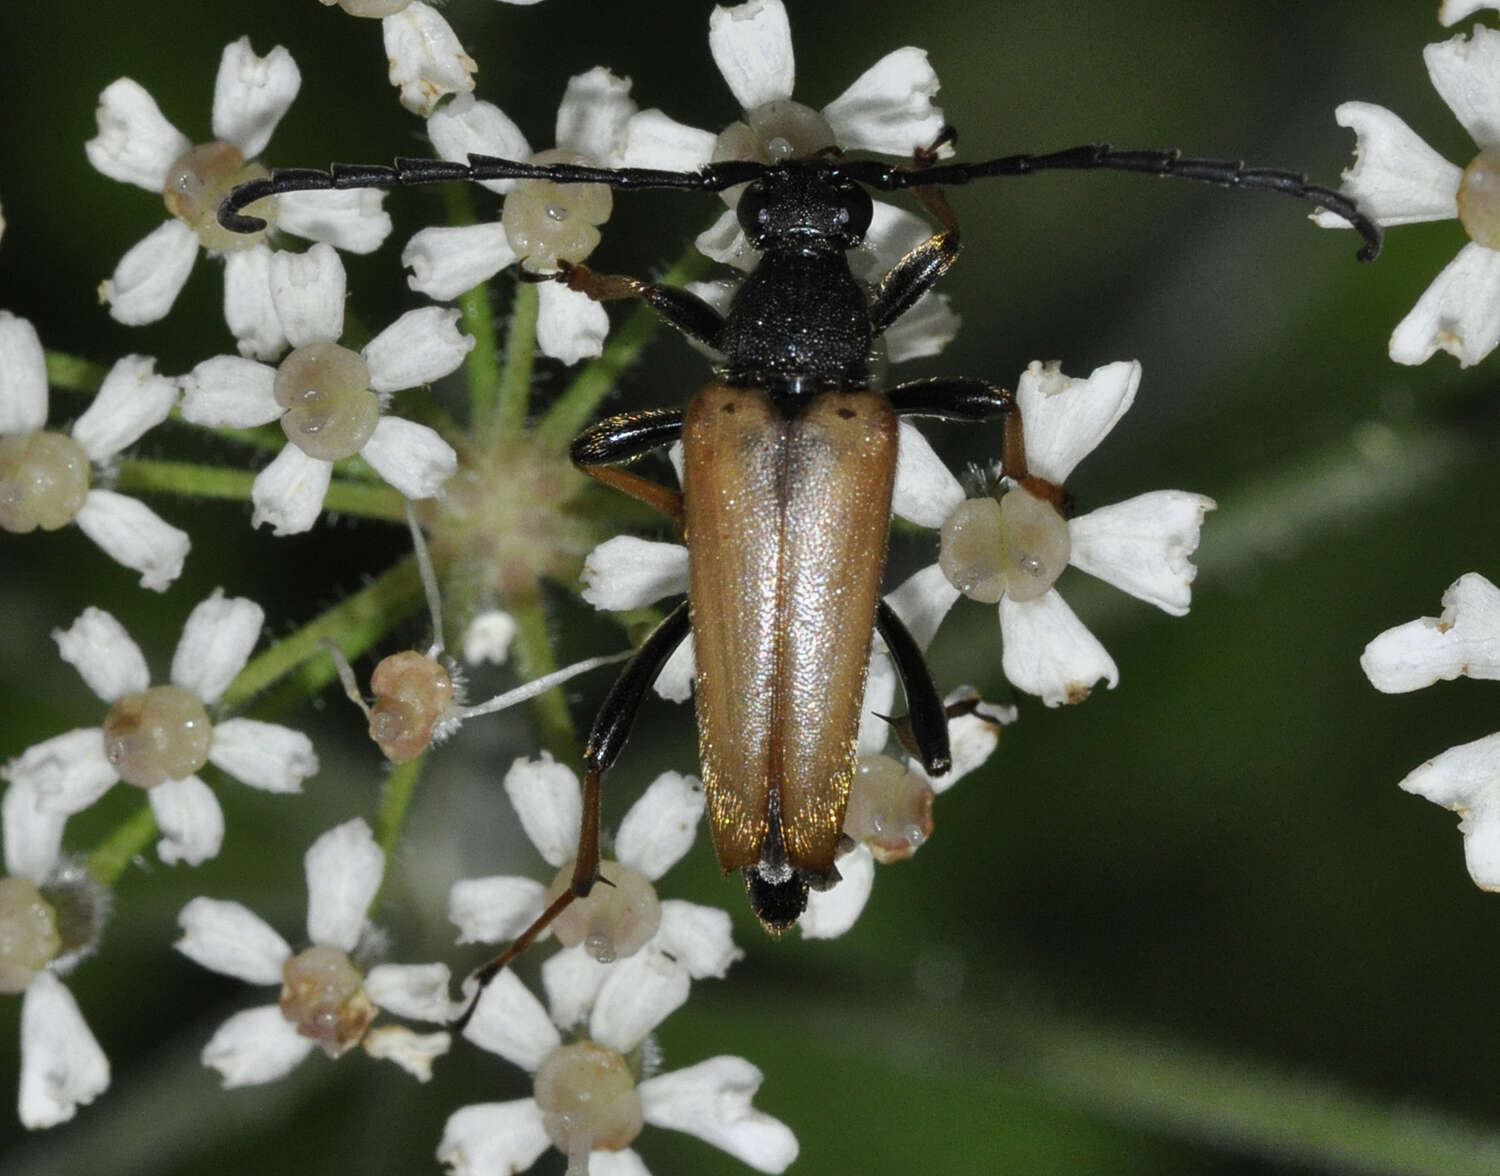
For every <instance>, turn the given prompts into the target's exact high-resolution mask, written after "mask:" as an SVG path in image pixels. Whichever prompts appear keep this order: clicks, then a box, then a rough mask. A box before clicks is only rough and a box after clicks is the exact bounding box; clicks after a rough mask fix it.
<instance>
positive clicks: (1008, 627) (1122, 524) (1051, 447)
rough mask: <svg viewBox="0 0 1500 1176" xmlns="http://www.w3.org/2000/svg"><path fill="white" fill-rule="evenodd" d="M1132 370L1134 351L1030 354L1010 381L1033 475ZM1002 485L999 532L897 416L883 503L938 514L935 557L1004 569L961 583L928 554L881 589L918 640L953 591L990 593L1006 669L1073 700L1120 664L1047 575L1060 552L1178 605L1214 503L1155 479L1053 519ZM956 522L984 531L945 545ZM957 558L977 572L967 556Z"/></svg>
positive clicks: (1054, 479)
mask: <svg viewBox="0 0 1500 1176" xmlns="http://www.w3.org/2000/svg"><path fill="white" fill-rule="evenodd" d="M1140 378H1141V369H1140V365H1139V364H1137V363H1134V362H1131V363H1125V362H1120V363H1113V364H1108V365H1106V366H1104V367H1101V368H1097V369H1096V370H1095V371H1094V372H1093V374H1091V375H1090V376H1089V377H1088V379H1086V380H1079V379H1072V378H1069V377H1067V376H1064V375H1063V374H1062V373H1061V372H1060V371H1059V370H1058V368H1057V366H1056V365H1055V364H1054V365H1048V366H1043V365H1042V364H1040V363H1033V364H1032V365H1031V366H1030V367H1029V368H1028V369H1027V370H1026V372H1025V373H1024V374H1023V375H1022V377H1021V379H1020V382H1019V384H1018V386H1017V389H1016V403H1017V406H1018V407H1019V409H1020V413H1021V421H1022V434H1023V437H1024V441H1025V449H1026V455H1027V464H1028V470H1029V473H1030V475H1031V477H1032V478H1033V479H1043V480H1045V481H1046V482H1048V483H1051V484H1052V486H1053V487H1054V488H1055V489H1057V490H1060V489H1061V488H1062V486H1063V483H1064V481H1065V480H1066V478H1067V476H1068V475H1069V474H1070V473H1071V472H1072V470H1073V468H1074V466H1076V465H1077V464H1078V462H1079V460H1080V459H1082V458H1083V456H1084V455H1085V454H1087V453H1088V452H1090V451H1091V450H1092V449H1093V448H1094V447H1095V446H1096V445H1098V444H1099V442H1100V441H1102V440H1103V439H1104V438H1105V436H1107V435H1108V433H1109V431H1110V430H1111V429H1113V428H1114V426H1115V424H1116V423H1117V422H1118V421H1119V420H1120V418H1121V417H1122V416H1124V414H1125V412H1126V410H1127V409H1129V408H1130V405H1131V402H1132V401H1133V400H1134V399H1135V391H1136V387H1137V386H1138V385H1139V383H1140ZM1014 495H1020V497H1017V498H1015V499H1014V502H1013V503H1012V504H1011V505H1012V507H1013V508H1015V509H1016V512H1017V513H1018V514H1020V515H1022V516H1024V517H1021V518H1015V517H1010V518H1007V519H1005V520H1004V521H1003V522H1000V523H999V524H998V528H999V529H998V533H997V532H996V531H993V530H992V531H990V532H989V533H988V534H986V533H985V526H988V525H990V524H988V521H987V520H988V516H990V515H994V514H995V513H996V512H995V504H994V500H993V499H992V498H989V497H984V498H979V499H970V500H967V501H966V500H965V498H964V491H963V488H962V487H961V486H960V485H959V483H958V480H957V479H956V478H954V477H953V475H952V474H950V473H949V472H948V471H947V470H946V469H945V468H944V467H943V464H942V462H941V461H939V460H938V459H937V457H936V456H935V455H934V454H933V453H932V450H931V448H930V446H928V445H927V443H926V441H925V440H923V438H922V436H921V434H920V433H918V432H917V431H916V429H914V428H912V427H911V426H910V425H909V424H907V423H905V422H903V423H902V426H901V449H900V461H899V465H898V469H897V474H896V491H895V501H894V510H895V513H897V514H899V515H901V516H902V517H903V518H906V519H909V520H911V521H912V522H915V523H919V524H921V525H923V526H929V527H941V528H943V531H944V560H945V561H950V563H960V564H962V563H965V562H966V561H967V558H968V557H969V556H970V555H974V556H975V557H976V558H979V559H982V560H984V561H995V560H1000V559H1008V560H1011V561H1013V563H1012V566H1011V567H1010V570H1009V572H1008V573H1007V574H1008V575H1009V576H1011V577H1012V578H1010V579H1008V580H1007V579H1005V578H1004V577H1002V576H1000V575H998V574H996V573H994V572H990V574H989V578H988V580H987V581H986V582H985V583H975V584H973V585H970V584H968V583H966V584H965V587H964V590H963V591H961V590H960V588H959V587H957V586H955V583H954V582H953V580H952V579H951V578H950V576H951V575H952V574H953V568H952V567H951V566H950V568H948V569H946V570H945V568H944V566H943V563H942V562H940V563H939V564H934V565H933V566H931V567H928V568H924V569H923V570H921V571H919V572H917V573H916V574H915V575H914V576H912V577H911V578H910V579H909V580H907V581H906V583H904V584H902V585H901V586H900V587H899V588H897V589H896V590H895V591H894V592H892V593H891V594H890V596H889V597H888V599H889V601H890V603H891V605H892V606H893V607H894V608H895V610H896V612H897V613H898V614H900V616H901V617H902V619H903V620H905V622H906V624H907V626H908V627H909V628H910V629H911V631H912V635H913V636H914V637H915V638H916V639H917V642H918V644H920V645H922V646H924V647H925V646H926V645H927V643H928V642H929V641H931V640H932V637H933V634H934V633H936V632H937V628H938V624H939V623H940V622H941V621H942V618H943V617H944V615H946V613H947V611H948V609H949V608H951V607H952V605H953V604H954V602H955V601H956V600H958V598H959V596H961V595H965V594H968V595H972V596H974V597H975V598H976V599H983V600H987V601H991V602H993V601H996V600H997V599H998V602H999V607H1000V633H1001V638H1002V641H1003V642H1004V657H1003V662H1002V664H1003V667H1004V670H1005V676H1006V677H1007V678H1009V679H1010V681H1011V683H1012V684H1013V685H1014V686H1015V687H1016V688H1017V689H1020V690H1024V691H1026V692H1027V693H1028V694H1037V695H1040V696H1041V698H1042V700H1043V701H1044V702H1045V703H1046V704H1047V705H1048V706H1056V705H1058V704H1059V703H1062V702H1079V701H1081V700H1082V699H1084V698H1086V697H1087V696H1088V693H1089V690H1090V688H1091V687H1092V686H1093V684H1094V683H1095V682H1098V681H1100V680H1101V679H1102V680H1104V681H1106V682H1107V683H1108V684H1109V685H1110V686H1111V687H1113V686H1114V685H1115V683H1116V681H1117V680H1118V678H1119V671H1118V669H1116V667H1115V663H1114V661H1113V659H1111V658H1110V656H1109V654H1108V653H1107V652H1105V650H1104V647H1103V646H1102V645H1100V644H1099V642H1098V641H1097V640H1096V639H1095V637H1094V636H1093V634H1092V633H1090V632H1089V631H1088V629H1086V628H1085V627H1084V625H1083V623H1082V622H1081V621H1079V619H1078V617H1077V616H1076V615H1075V614H1074V612H1073V610H1072V609H1070V608H1069V607H1068V606H1067V605H1066V604H1065V603H1064V602H1063V599H1062V597H1061V596H1060V595H1059V594H1058V592H1057V590H1056V589H1055V588H1053V587H1051V583H1052V581H1054V580H1055V579H1056V578H1057V576H1058V575H1059V574H1060V573H1061V572H1062V570H1063V567H1064V565H1065V564H1072V565H1073V566H1074V567H1078V568H1081V569H1082V570H1084V571H1086V572H1088V573H1089V574H1090V575H1093V576H1097V577H1099V578H1100V579H1101V580H1104V581H1106V582H1108V583H1110V584H1113V585H1114V586H1115V587H1116V588H1119V589H1121V590H1122V591H1125V592H1128V593H1130V595H1132V596H1135V597H1138V598H1139V599H1141V600H1144V601H1146V602H1147V603H1149V604H1154V605H1156V606H1157V607H1158V608H1160V609H1162V610H1163V611H1164V612H1168V613H1171V614H1172V615H1173V616H1182V615H1184V614H1185V613H1186V612H1187V611H1188V605H1189V603H1190V600H1191V595H1192V587H1191V586H1192V582H1193V577H1194V575H1195V574H1196V569H1195V568H1194V567H1193V565H1192V562H1191V559H1190V557H1191V556H1192V553H1193V552H1194V551H1195V550H1196V549H1197V546H1198V532H1199V529H1200V527H1201V526H1202V522H1203V515H1204V513H1205V512H1206V511H1209V510H1212V509H1213V508H1214V503H1213V501H1212V499H1209V498H1205V497H1203V496H1202V495H1201V494H1188V493H1186V492H1184V491H1180V490H1161V491H1157V492H1155V493H1150V494H1142V495H1140V496H1138V497H1136V498H1132V499H1129V500H1128V501H1126V502H1121V503H1117V504H1115V505H1114V506H1106V507H1101V508H1100V509H1098V510H1095V511H1092V512H1090V513H1089V514H1085V515H1080V516H1078V517H1076V518H1071V519H1068V520H1067V521H1066V524H1065V526H1064V525H1063V524H1062V522H1061V516H1060V515H1059V514H1058V513H1057V511H1056V509H1055V508H1054V507H1053V505H1052V504H1051V503H1049V502H1046V501H1044V500H1042V499H1040V498H1037V497H1035V496H1034V495H1033V494H1032V493H1031V492H1030V491H1028V490H1027V489H1026V487H1025V486H1024V485H1023V486H1013V487H1012V488H1011V490H1010V492H1009V493H1008V494H1007V495H1006V496H1005V497H1006V499H1007V500H1009V499H1011V498H1012V496H1014ZM1028 508H1029V509H1028ZM1002 513H1003V511H1002ZM971 514H972V515H973V516H975V517H974V518H972V519H971V518H970V516H971ZM981 524H984V525H981ZM964 530H967V531H968V532H969V534H970V535H972V536H974V538H969V539H968V542H969V543H971V544H976V543H977V539H979V538H983V539H984V540H985V541H984V542H983V543H980V544H977V546H976V547H975V548H974V550H973V551H964V552H962V554H961V555H959V556H956V557H955V556H951V555H950V554H949V553H950V550H951V549H952V548H954V547H957V546H958V544H957V543H951V542H950V541H951V540H953V539H955V538H959V537H967V536H957V535H955V532H962V531H964ZM991 537H993V538H994V539H995V540H996V541H995V542H994V543H993V544H992V543H990V542H989V539H990V538H991ZM1002 540H1003V542H1002ZM966 571H967V573H968V574H969V575H972V576H975V577H977V576H978V575H979V571H978V570H977V569H975V568H967V569H966ZM960 578H963V577H960Z"/></svg>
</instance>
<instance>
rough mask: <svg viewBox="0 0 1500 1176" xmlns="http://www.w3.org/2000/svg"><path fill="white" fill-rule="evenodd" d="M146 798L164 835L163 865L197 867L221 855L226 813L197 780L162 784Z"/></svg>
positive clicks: (160, 843)
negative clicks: (179, 863)
mask: <svg viewBox="0 0 1500 1176" xmlns="http://www.w3.org/2000/svg"><path fill="white" fill-rule="evenodd" d="M146 798H147V799H148V800H149V801H150V802H151V812H152V813H153V814H154V815H155V817H156V825H157V828H159V829H160V830H161V832H162V839H161V840H160V841H158V842H157V843H156V853H157V856H158V857H160V858H161V860H162V861H163V862H165V863H166V864H167V865H169V866H174V865H176V864H177V863H178V862H186V863H187V864H188V865H190V866H197V865H201V864H202V863H204V862H206V861H208V860H209V858H213V857H217V856H218V855H219V848H220V847H221V846H222V845H223V844H224V810H223V809H221V808H220V807H219V802H218V800H216V799H215V798H214V794H213V792H212V791H210V789H209V787H208V785H207V784H205V783H204V782H203V781H202V780H200V779H198V777H197V776H188V777H187V778H186V779H182V780H168V781H167V782H166V783H164V784H158V785H157V786H156V787H155V788H152V789H151V790H150V791H148V792H147V793H146Z"/></svg>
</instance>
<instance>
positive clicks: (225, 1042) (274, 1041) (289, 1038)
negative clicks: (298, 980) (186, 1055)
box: [200, 1005, 313, 1090]
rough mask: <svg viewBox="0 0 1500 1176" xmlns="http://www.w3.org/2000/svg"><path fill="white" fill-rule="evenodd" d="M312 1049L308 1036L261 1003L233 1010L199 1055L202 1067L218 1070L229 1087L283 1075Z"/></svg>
mask: <svg viewBox="0 0 1500 1176" xmlns="http://www.w3.org/2000/svg"><path fill="white" fill-rule="evenodd" d="M312 1048H313V1041H312V1038H310V1037H303V1036H302V1035H301V1034H300V1033H298V1032H297V1029H296V1027H295V1026H294V1025H293V1024H292V1023H291V1022H290V1021H288V1020H287V1019H286V1018H285V1017H284V1016H282V1015H281V1009H279V1008H278V1007H277V1006H276V1005H262V1006H261V1007H260V1008H257V1009H246V1010H245V1011H244V1012H242V1013H235V1015H234V1016H232V1017H230V1018H229V1020H227V1021H225V1022H224V1023H223V1024H222V1025H220V1026H219V1028H218V1031H217V1032H215V1033H214V1035H213V1037H212V1038H210V1039H209V1042H208V1044H207V1045H205V1046H204V1047H203V1053H202V1054H201V1055H200V1056H201V1058H202V1061H203V1064H204V1065H205V1066H208V1067H210V1068H212V1069H215V1070H217V1071H218V1072H219V1075H220V1077H221V1078H223V1080H224V1088H225V1089H226V1090H229V1089H232V1088H233V1087H236V1086H257V1085H259V1084H260V1083H262V1082H274V1081H276V1079H278V1078H282V1077H285V1076H286V1075H287V1074H290V1073H291V1072H292V1070H293V1069H295V1068H296V1065H297V1063H298V1062H300V1061H301V1060H302V1059H303V1058H305V1057H306V1056H307V1055H308V1053H309V1051H311V1050H312Z"/></svg>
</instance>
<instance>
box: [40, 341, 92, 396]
mask: <svg viewBox="0 0 1500 1176" xmlns="http://www.w3.org/2000/svg"><path fill="white" fill-rule="evenodd" d="M44 354H45V355H46V359H47V386H48V387H49V388H56V389H59V390H61V391H64V392H97V391H99V385H100V384H102V383H104V374H105V371H104V368H103V367H101V366H100V365H99V364H97V363H94V362H93V361H92V360H87V359H84V358H82V357H81V356H77V355H69V354H68V353H67V352H66V351H50V350H48V351H46V352H45V353H44Z"/></svg>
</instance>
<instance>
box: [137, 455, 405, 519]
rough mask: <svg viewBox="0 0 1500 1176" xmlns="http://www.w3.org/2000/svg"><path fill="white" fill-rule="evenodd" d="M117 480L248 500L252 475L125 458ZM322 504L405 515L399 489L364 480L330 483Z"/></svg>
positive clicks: (366, 514) (371, 515)
mask: <svg viewBox="0 0 1500 1176" xmlns="http://www.w3.org/2000/svg"><path fill="white" fill-rule="evenodd" d="M119 469H120V472H119V479H118V481H117V483H116V485H117V486H118V488H119V489H120V490H123V491H137V492H142V493H163V494H182V495H186V496H188V497H191V498H221V499H223V498H229V499H234V500H235V501H237V502H249V501H250V487H251V485H252V484H253V483H254V481H255V475H254V474H253V473H252V472H250V471H249V470H233V469H228V468H226V467H224V466H206V465H198V464H196V463H194V462H186V461H153V460H150V459H146V458H126V459H125V460H124V461H122V462H121V463H120V467H119ZM323 504H324V506H325V507H326V508H327V509H328V510H331V511H337V512H339V513H340V514H349V515H358V516H359V517H360V518H367V519H389V520H391V521H392V522H400V521H401V520H402V519H404V518H405V517H406V514H405V509H406V508H405V501H404V499H402V497H401V493H400V491H398V490H395V489H393V488H392V487H390V486H387V485H385V484H384V483H383V482H382V483H380V484H378V485H376V484H371V483H366V482H342V481H339V482H332V483H330V484H329V487H328V494H327V495H326V496H325V498H324V500H323Z"/></svg>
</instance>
